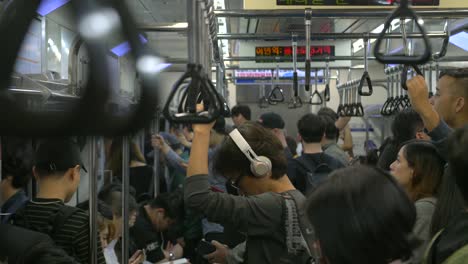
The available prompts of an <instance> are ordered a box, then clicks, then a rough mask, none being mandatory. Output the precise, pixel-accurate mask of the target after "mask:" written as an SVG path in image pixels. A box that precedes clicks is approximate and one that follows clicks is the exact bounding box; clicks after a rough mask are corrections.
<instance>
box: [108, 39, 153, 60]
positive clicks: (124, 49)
mask: <svg viewBox="0 0 468 264" xmlns="http://www.w3.org/2000/svg"><path fill="white" fill-rule="evenodd" d="M139 37H140V41H141V43H143V44H146V43H147V42H148V40H147V39H146V38H145V37H144V36H143V35H142V34H140V35H139ZM130 50H131V47H130V43H129V42H128V41H125V42H123V43H120V44H119V45H117V46H115V47H113V48H112V49H111V52H112V53H114V54H115V55H116V56H117V57H122V56H124V55H125V54H127V53H128V52H129V51H130Z"/></svg>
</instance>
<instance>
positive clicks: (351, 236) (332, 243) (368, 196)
mask: <svg viewBox="0 0 468 264" xmlns="http://www.w3.org/2000/svg"><path fill="white" fill-rule="evenodd" d="M306 213H307V215H308V217H309V219H310V221H311V223H312V225H313V226H314V228H315V231H316V233H317V237H318V240H319V242H320V247H321V249H322V252H323V254H324V257H325V258H326V259H327V260H328V263H331V264H339V263H347V264H367V263H368V264H387V263H389V262H391V261H393V260H397V259H402V260H406V259H408V258H409V257H410V256H411V253H412V247H413V246H414V245H412V241H410V240H409V238H408V237H409V235H410V234H411V232H412V229H413V226H414V223H415V221H416V209H415V207H414V204H413V203H412V202H411V201H410V200H409V198H408V196H407V195H406V194H405V192H404V190H403V189H401V187H400V186H399V184H398V183H397V182H396V181H395V179H394V178H393V177H392V176H391V175H389V174H388V173H386V172H384V171H383V170H380V169H377V168H371V167H364V166H353V167H348V168H344V169H340V170H336V171H334V172H333V173H332V174H331V175H330V178H329V180H328V181H326V182H325V183H323V184H322V185H320V186H319V187H318V188H317V189H316V190H315V191H314V192H313V193H312V194H311V196H310V197H309V198H308V200H307V203H306Z"/></svg>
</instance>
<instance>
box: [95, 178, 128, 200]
mask: <svg viewBox="0 0 468 264" xmlns="http://www.w3.org/2000/svg"><path fill="white" fill-rule="evenodd" d="M112 192H122V183H118V182H113V183H111V184H106V185H104V186H102V188H101V190H100V191H99V193H98V199H99V200H101V201H108V200H109V199H111V198H110V195H111V194H112ZM129 193H130V195H131V196H133V197H135V195H136V191H135V188H133V186H129Z"/></svg>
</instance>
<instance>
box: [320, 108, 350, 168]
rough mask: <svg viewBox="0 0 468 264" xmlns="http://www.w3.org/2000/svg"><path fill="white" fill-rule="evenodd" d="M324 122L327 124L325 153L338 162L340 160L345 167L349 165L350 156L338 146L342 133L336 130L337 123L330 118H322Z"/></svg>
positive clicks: (324, 141) (324, 140)
mask: <svg viewBox="0 0 468 264" xmlns="http://www.w3.org/2000/svg"><path fill="white" fill-rule="evenodd" d="M321 118H322V121H323V122H324V123H325V137H323V139H322V142H320V143H321V144H322V149H323V152H324V153H325V154H327V155H329V156H331V157H333V158H335V159H337V160H339V161H340V162H341V163H342V164H343V166H347V165H348V163H349V160H350V158H349V155H348V154H347V153H346V152H345V151H344V150H343V149H342V148H340V146H338V144H337V141H338V136H339V134H340V132H339V131H338V129H337V128H336V125H335V121H334V120H333V119H331V118H330V117H328V116H325V115H323V116H321Z"/></svg>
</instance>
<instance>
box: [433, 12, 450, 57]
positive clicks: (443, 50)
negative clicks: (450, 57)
mask: <svg viewBox="0 0 468 264" xmlns="http://www.w3.org/2000/svg"><path fill="white" fill-rule="evenodd" d="M444 31H445V34H446V35H445V38H444V42H442V47H441V48H440V51H439V52H436V53H435V54H434V55H433V56H432V57H433V58H434V60H439V59H441V58H443V57H445V55H446V54H447V48H448V44H449V42H450V30H449V25H448V19H447V20H445V26H444Z"/></svg>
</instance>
